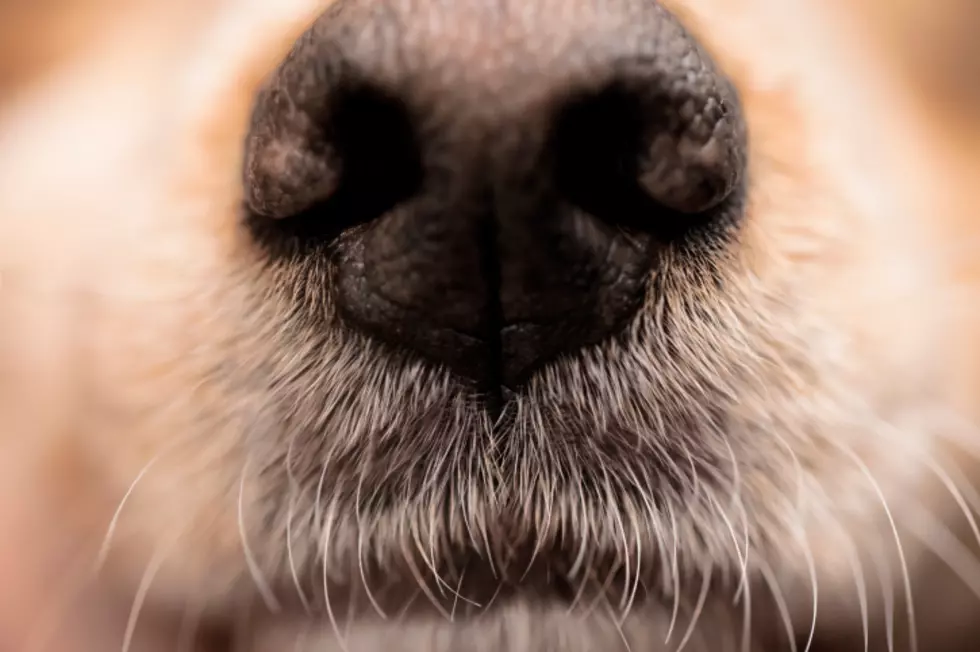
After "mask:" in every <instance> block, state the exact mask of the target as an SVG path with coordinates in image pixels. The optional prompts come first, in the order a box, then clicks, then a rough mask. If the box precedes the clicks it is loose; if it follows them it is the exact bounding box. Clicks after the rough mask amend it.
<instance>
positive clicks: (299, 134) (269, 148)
mask: <svg viewBox="0 0 980 652" xmlns="http://www.w3.org/2000/svg"><path fill="white" fill-rule="evenodd" d="M325 90H326V92H324V93H321V94H319V95H318V97H316V99H315V100H310V99H307V101H306V102H304V103H300V102H297V101H296V99H294V97H290V96H287V95H286V94H285V93H283V92H282V91H281V90H279V89H278V88H275V87H272V88H269V89H266V90H264V91H263V92H262V93H261V94H260V96H259V98H258V100H257V102H256V105H255V106H256V108H255V110H254V112H253V121H252V127H251V131H250V134H249V139H248V142H247V143H246V154H245V174H246V183H245V191H246V196H245V202H246V207H247V209H248V211H249V212H250V213H251V217H252V218H253V221H259V222H265V224H264V226H263V229H262V230H264V231H266V232H269V231H276V232H277V233H278V234H279V235H283V234H285V235H289V236H294V237H295V238H298V239H300V240H305V241H309V244H311V245H313V246H319V245H322V244H323V243H325V242H329V241H331V240H332V239H333V238H334V237H336V236H337V235H339V234H340V233H341V232H343V231H344V230H346V229H348V228H350V227H352V226H356V225H358V224H364V223H367V222H370V221H372V220H374V219H376V218H378V217H379V216H381V215H383V214H385V213H386V212H388V211H389V210H390V209H391V208H392V207H393V206H395V205H397V204H398V203H400V202H402V201H404V200H405V199H406V198H407V197H410V196H412V195H413V194H415V193H416V192H417V191H418V188H419V186H420V184H421V179H422V164H421V159H420V150H419V146H418V143H417V139H416V135H415V133H414V130H413V128H412V124H411V120H410V117H409V115H408V110H407V108H406V107H405V106H404V104H403V103H402V102H400V101H399V100H398V99H397V98H393V97H390V96H388V95H387V94H385V93H384V92H383V91H381V90H379V89H376V88H372V87H370V86H368V85H366V84H359V85H356V86H354V85H351V84H348V85H346V86H344V85H342V84H337V85H336V87H334V88H327V89H325Z"/></svg>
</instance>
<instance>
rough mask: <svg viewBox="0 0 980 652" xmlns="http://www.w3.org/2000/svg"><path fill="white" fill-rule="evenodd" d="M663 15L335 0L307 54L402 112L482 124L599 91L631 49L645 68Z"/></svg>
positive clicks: (559, 5)
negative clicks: (450, 115)
mask: <svg viewBox="0 0 980 652" xmlns="http://www.w3.org/2000/svg"><path fill="white" fill-rule="evenodd" d="M663 13H664V12H663V10H662V9H661V8H660V7H659V5H658V4H657V3H656V2H654V1H653V0H534V1H532V0H374V1H372V2H348V1H344V0H341V1H340V2H338V3H337V4H336V5H334V6H333V7H331V9H330V10H328V12H327V13H326V14H325V15H324V16H322V17H321V18H320V19H319V21H318V23H317V25H316V27H315V28H314V30H313V31H312V32H311V33H310V38H308V39H307V41H308V42H307V47H308V48H310V49H316V48H319V47H328V48H330V49H331V50H332V52H330V53H329V54H327V55H326V56H324V54H323V53H320V54H319V55H318V56H316V57H315V58H318V59H319V60H321V61H322V60H324V59H332V60H334V61H335V62H336V64H335V65H337V66H338V67H339V68H340V73H341V75H342V76H344V77H348V78H350V79H353V80H370V82H371V83H372V84H374V85H376V86H377V87H378V88H379V90H381V91H383V92H386V93H390V94H391V95H392V96H396V97H398V98H400V99H401V100H402V101H404V102H405V103H406V105H407V106H408V107H409V108H413V109H415V110H420V111H424V112H431V111H434V110H437V109H438V108H440V107H441V108H443V109H444V110H446V111H453V112H457V113H465V114H466V115H467V116H468V118H469V119H472V120H473V121H474V124H473V125H472V127H478V126H479V124H480V123H483V124H484V125H485V126H487V127H489V126H490V124H489V123H492V122H494V121H496V120H501V121H510V120H513V119H515V118H522V117H523V118H529V117H530V116H531V115H533V114H536V113H538V112H541V111H547V110H548V108H549V106H550V105H553V104H556V103H559V102H561V101H562V98H563V96H565V95H566V94H568V93H570V92H585V91H587V90H588V89H589V88H590V87H591V88H599V87H601V86H602V85H604V84H607V83H608V82H609V81H610V80H611V79H612V77H613V76H614V75H615V72H616V71H617V69H618V68H619V67H620V66H619V65H618V62H620V61H630V62H633V61H635V60H636V58H637V53H638V52H644V51H646V53H647V55H648V56H646V57H645V58H646V59H647V61H648V62H653V61H654V59H655V58H656V52H657V48H658V47H659V45H658V44H657V42H656V41H658V40H659V39H660V38H661V37H663V36H669V34H666V33H665V30H664V29H663V27H662V26H661V25H659V23H662V22H663V21H662V15H661V14H663ZM668 31H669V30H668Z"/></svg>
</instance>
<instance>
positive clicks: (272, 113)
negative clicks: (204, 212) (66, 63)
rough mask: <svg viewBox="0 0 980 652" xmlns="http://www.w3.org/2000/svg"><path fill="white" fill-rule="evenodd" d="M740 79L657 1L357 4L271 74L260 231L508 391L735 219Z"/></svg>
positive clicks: (254, 160) (366, 327)
mask: <svg viewBox="0 0 980 652" xmlns="http://www.w3.org/2000/svg"><path fill="white" fill-rule="evenodd" d="M745 141H746V134H745V127H744V123H743V120H742V116H741V111H740V108H739V103H738V97H737V95H736V93H735V91H734V90H733V88H732V86H731V84H730V83H729V82H728V80H727V79H726V78H725V76H724V74H723V73H722V72H721V71H720V70H719V69H718V68H717V66H716V65H715V64H714V63H713V62H712V60H711V58H710V57H709V56H708V55H707V54H706V52H705V51H704V50H703V49H702V48H701V47H700V45H699V44H698V42H697V40H696V39H695V38H694V37H693V36H692V35H691V34H690V33H689V32H687V31H686V30H685V29H684V27H683V26H682V25H681V24H680V23H679V22H678V20H677V19H676V18H675V17H674V16H673V15H671V14H670V13H669V12H668V11H666V10H665V9H664V8H663V7H661V6H660V5H658V4H657V3H655V2H652V1H651V0H612V1H604V2H600V1H599V0H592V1H591V2H589V1H588V0H575V1H573V2H559V1H558V0H546V1H545V2H541V3H526V2H524V0H504V1H494V2H488V1H487V0H457V1H455V2H439V1H437V0H339V2H338V3H336V4H335V5H333V6H332V7H331V8H330V10H328V11H327V12H326V13H325V14H324V15H322V16H321V17H320V18H319V19H318V21H317V22H316V23H315V24H314V25H313V26H312V27H311V28H310V29H309V30H308V31H307V32H306V33H305V34H304V35H303V36H302V37H301V38H300V39H299V41H298V42H297V43H296V45H295V47H294V49H293V51H292V52H291V53H290V55H289V56H288V57H287V58H286V60H284V61H283V62H282V64H281V65H280V66H279V68H278V69H277V70H276V71H275V72H274V73H273V74H272V76H271V77H270V79H269V81H268V83H267V84H266V86H265V87H264V88H263V89H262V90H261V92H260V94H259V96H258V98H257V102H256V107H255V111H254V114H253V121H252V125H251V129H250V132H249V135H248V140H247V143H246V159H245V199H246V207H247V213H248V216H249V222H250V223H251V224H253V225H254V226H255V227H256V228H254V229H253V231H254V232H255V233H256V234H257V237H259V238H260V239H262V240H263V241H265V242H268V241H269V240H270V239H271V240H276V241H277V242H289V243H292V244H291V246H289V247H286V249H287V250H288V251H290V252H293V254H296V252H299V251H301V252H303V253H302V254H301V257H303V258H304V259H305V260H306V261H307V262H306V263H305V264H307V265H308V264H309V260H310V259H315V260H317V261H321V262H322V263H323V264H325V265H326V266H327V267H328V268H329V269H330V273H329V274H325V275H320V276H318V277H317V278H321V279H323V278H329V279H330V281H329V282H326V281H321V283H322V284H323V288H322V291H323V292H324V293H326V294H328V295H329V297H330V301H331V302H332V305H334V306H335V308H336V314H337V315H338V316H339V318H340V319H342V320H343V321H344V322H345V323H346V324H348V325H350V326H351V327H353V328H356V329H358V330H359V331H362V332H364V333H367V334H368V335H369V336H371V337H374V338H377V339H379V340H381V341H383V342H385V343H387V344H388V345H390V346H393V347H396V348H398V349H400V350H404V351H410V352H412V353H413V354H416V355H420V356H422V357H423V358H426V359H428V360H430V361H431V362H433V363H436V364H440V365H444V366H446V367H448V368H449V369H451V370H453V371H454V372H456V373H457V374H458V375H459V376H460V377H463V378H468V379H471V380H473V381H476V382H477V383H479V384H481V385H485V386H488V387H491V388H494V389H497V388H499V387H501V386H503V387H510V388H513V387H516V386H519V385H520V384H521V383H523V382H525V381H526V380H527V379H528V378H529V376H530V375H531V374H532V373H533V372H534V371H535V370H537V369H539V368H540V367H541V365H542V364H544V363H547V362H548V361H549V360H552V359H554V358H556V357H557V356H560V355H562V354H564V353H569V352H573V351H575V350H577V349H581V348H582V347H585V346H588V345H591V344H595V343H598V342H601V341H602V340H603V339H605V338H607V337H610V336H614V335H615V334H616V333H617V332H620V331H622V329H624V328H625V327H626V325H627V324H628V323H629V322H630V320H631V318H632V317H633V315H634V314H635V313H636V311H637V310H638V309H639V308H640V306H641V305H643V303H644V301H645V298H646V297H647V295H648V291H649V280H650V278H651V277H652V275H653V272H654V270H655V269H656V265H657V264H658V261H660V260H662V252H663V251H664V250H665V248H666V247H671V246H677V243H679V242H687V243H691V242H695V243H696V242H697V241H698V240H699V239H702V240H703V239H711V238H717V237H718V235H717V234H718V233H721V232H724V231H725V229H724V228H719V225H723V226H726V227H728V226H732V225H735V224H737V222H738V217H739V209H738V201H737V198H738V197H739V196H740V194H741V188H742V184H743V182H744V176H745V175H744V169H745V165H746V142H745Z"/></svg>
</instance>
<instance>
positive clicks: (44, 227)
mask: <svg viewBox="0 0 980 652" xmlns="http://www.w3.org/2000/svg"><path fill="white" fill-rule="evenodd" d="M431 1H432V2H433V6H436V7H437V6H438V3H435V0H431ZM460 2H467V3H470V4H471V5H474V6H476V4H477V0H460ZM556 3H557V4H560V3H558V0H547V1H544V0H543V1H542V2H541V3H539V4H540V5H541V6H540V7H539V11H544V8H542V7H545V6H548V7H550V8H551V9H550V11H552V12H553V13H554V15H560V12H558V11H557V9H556V7H557V4H556ZM577 3H582V4H585V0H567V4H568V6H572V5H576V4H577ZM19 4H20V3H17V4H11V3H3V4H0V25H3V26H4V27H2V28H0V43H4V44H5V45H3V46H2V47H3V48H4V50H5V54H6V53H7V52H9V54H10V56H9V57H5V61H6V62H7V63H5V64H4V65H3V66H2V67H0V93H2V97H0V272H2V291H0V292H2V293H0V427H2V431H0V436H2V437H3V439H2V441H3V445H4V446H5V448H4V449H3V451H2V452H3V455H2V459H3V460H4V462H3V463H4V464H6V466H4V468H3V470H2V471H3V472H2V473H0V476H2V478H3V483H4V485H3V487H2V489H3V491H2V492H0V497H2V499H3V505H2V511H0V516H2V518H3V523H4V531H5V532H11V533H12V535H11V536H10V537H7V540H5V541H4V542H3V548H0V569H2V571H3V573H4V575H3V577H5V578H7V577H9V578H12V579H11V580H10V586H15V587H17V589H16V591H14V592H7V593H9V594H10V595H5V596H3V597H2V598H0V643H2V642H4V641H6V640H7V639H9V640H10V641H11V642H12V643H11V645H12V647H11V648H9V649H36V650H39V651H40V650H72V649H78V650H87V649H90V648H89V647H88V646H89V638H91V639H92V641H91V649H105V648H106V647H107V646H109V647H112V646H120V645H121V646H123V647H128V648H129V649H131V650H144V649H146V650H155V649H175V648H176V649H179V648H180V645H185V644H186V646H188V647H185V649H191V647H189V646H193V645H197V646H199V648H200V649H203V650H207V651H209V652H210V651H211V650H222V649H229V648H230V647H231V646H237V649H243V650H256V651H257V652H259V651H261V650H281V649H292V648H290V647H289V646H296V649H306V650H310V651H311V652H313V651H322V652H326V651H332V650H342V649H346V650H350V651H351V652H354V651H359V650H363V651H365V652H374V651H376V650H381V649H385V648H392V649H406V650H435V651H441V650H445V651H449V650H509V651H512V652H523V651H525V650H527V651H530V650H538V649H562V650H570V651H572V652H575V651H578V650H582V651H584V650H614V649H632V650H675V649H678V648H680V647H682V646H685V649H688V650H705V651H716V650H726V649H732V650H737V649H751V650H759V651H768V650H784V649H788V647H789V646H790V645H791V644H792V645H796V646H798V647H799V649H803V648H804V647H805V646H818V647H819V646H823V647H824V648H825V649H831V650H838V649H839V650H851V649H854V650H860V649H864V646H865V637H867V640H868V646H869V647H870V649H872V650H888V649H891V648H892V647H894V649H914V648H912V647H911V646H913V645H917V646H918V647H917V649H918V650H922V651H923V652H932V651H934V650H935V651H942V650H958V649H963V650H967V649H972V648H971V645H972V641H974V640H975V637H976V636H977V635H980V630H978V629H977V625H976V624H975V621H976V614H977V613H978V611H980V602H978V600H980V598H978V597H977V595H978V592H980V565H978V558H977V547H978V545H980V534H977V533H976V526H975V523H974V521H973V519H974V515H973V512H974V511H975V510H976V509H977V508H978V507H980V494H977V490H975V489H974V488H973V485H974V484H975V481H976V479H977V478H978V477H980V466H978V463H977V462H978V460H980V458H978V454H980V437H978V436H977V432H976V429H977V424H978V418H980V411H978V408H980V401H978V400H977V390H978V387H980V385H978V383H980V364H978V363H980V351H977V350H976V346H977V345H976V343H975V342H976V337H975V333H977V332H980V331H978V327H980V323H978V314H977V307H980V301H978V300H980V266H978V264H977V263H976V262H975V257H974V256H973V255H972V254H973V252H974V251H975V248H976V247H977V246H978V245H980V242H978V241H977V240H976V238H977V236H978V235H980V233H978V229H980V227H978V226H977V223H976V220H975V219H974V212H975V210H976V209H975V207H974V206H973V205H972V204H973V201H972V196H971V191H972V189H973V188H974V182H975V181H976V180H980V156H978V155H977V154H976V152H980V128H978V127H977V125H978V124H980V123H978V121H977V120H976V116H977V113H976V109H975V107H974V106H973V104H972V99H971V97H972V96H970V95H969V93H966V92H965V90H966V89H964V86H966V85H967V83H966V82H964V81H963V80H964V79H967V77H965V76H964V77H960V76H957V75H956V74H953V72H952V71H950V68H952V67H955V66H954V64H953V63H952V62H954V61H965V62H968V61H969V58H970V57H969V55H968V54H962V53H963V52H968V51H969V50H968V45H967V44H968V43H969V40H968V39H966V38H958V37H956V36H955V33H956V30H955V29H953V28H954V27H956V26H958V25H960V24H962V23H963V22H965V21H967V20H968V19H969V18H970V17H971V16H972V15H973V14H971V13H970V12H971V10H970V8H969V7H966V6H961V5H957V4H956V3H955V2H953V1H952V0H950V2H949V4H948V5H945V4H941V3H930V7H932V9H928V10H927V9H924V7H925V4H922V5H917V4H916V3H914V2H906V3H904V4H895V3H891V4H890V8H888V7H885V5H889V3H883V4H882V5H881V6H878V5H876V4H875V3H868V4H866V5H863V6H861V7H856V6H852V5H851V4H850V3H845V2H842V1H838V2H831V3H821V2H817V1H816V0H792V1H786V0H671V1H669V2H664V3H663V4H664V5H665V6H667V7H668V8H669V9H670V10H672V11H673V12H675V13H676V15H678V16H679V17H680V18H681V20H682V21H683V22H684V24H685V25H686V26H687V27H688V28H689V29H690V30H691V31H692V32H693V33H694V34H695V35H696V36H697V37H698V38H699V39H700V41H701V43H702V44H703V45H704V47H705V48H706V49H707V50H708V51H710V52H711V54H712V55H713V56H714V57H715V59H716V60H717V61H718V62H719V65H720V66H721V67H722V69H723V70H725V72H726V73H727V74H728V75H729V76H730V77H731V79H732V80H733V82H734V84H735V87H736V88H737V89H738V91H739V93H740V95H741V98H742V102H743V104H744V109H745V114H746V117H747V120H748V126H749V134H750V168H749V179H750V182H749V190H748V204H747V207H746V212H747V214H746V220H745V225H744V226H743V227H742V228H741V230H740V231H739V233H738V235H737V237H736V238H735V239H734V240H733V242H731V243H728V244H726V245H724V246H719V247H718V251H716V252H714V254H713V256H711V257H710V260H704V259H697V260H690V259H686V258H684V257H683V256H680V255H668V256H665V257H664V258H663V260H662V261H661V263H660V264H659V266H658V268H657V270H656V277H655V278H656V281H655V283H653V284H652V287H653V288H654V289H653V290H651V292H650V295H649V297H648V301H647V303H646V306H645V308H644V310H643V311H641V313H640V314H639V315H638V316H637V318H636V319H635V321H634V323H633V324H632V325H631V327H630V329H629V332H628V334H627V336H626V337H624V338H622V339H621V340H619V341H616V342H611V343H607V344H604V345H601V346H598V347H592V348H589V349H587V350H585V351H583V352H581V353H580V354H576V355H573V356H566V357H565V358H563V359H561V360H559V361H556V362H555V363H554V364H552V365H550V366H549V367H547V368H546V369H545V370H544V371H542V372H541V373H539V374H538V375H537V376H536V377H535V378H534V379H533V381H532V382H531V384H530V386H529V388H528V390H527V392H526V393H525V394H524V395H523V396H522V397H521V398H520V400H519V401H517V402H516V403H515V404H514V406H513V408H512V409H511V411H510V412H509V413H508V414H507V415H506V416H507V424H508V425H507V427H506V428H504V429H501V428H500V427H499V426H496V427H495V426H494V424H492V423H490V422H489V421H488V418H487V417H486V415H485V414H484V413H483V412H482V410H481V409H479V407H477V405H476V404H475V402H474V400H473V397H472V396H468V395H466V394H465V393H460V392H459V391H458V388H457V387H456V386H455V385H454V383H453V380H452V378H451V377H450V376H449V375H448V374H446V373H445V372H442V371H440V370H438V369H435V368H431V367H429V366H428V365H425V364H423V363H420V362H418V361H416V360H414V359H411V358H408V357H405V356H401V355H399V354H397V353H393V352H391V351H388V350H386V349H384V348H382V347H380V346H379V345H376V344H374V343H373V342H372V341H370V340H367V339H365V338H362V337H360V336H357V335H355V334H351V333H349V332H347V331H345V330H343V329H340V328H336V329H323V328H321V327H317V326H315V325H314V322H313V320H311V319H309V318H308V317H309V313H310V312H312V311H317V312H326V313H327V314H330V311H331V310H332V306H331V305H330V304H329V301H327V302H324V300H323V299H322V298H321V295H320V294H319V292H317V291H315V290H316V288H311V287H310V286H309V285H308V283H307V281H306V280H304V279H308V278H309V277H310V275H311V272H310V270H306V271H305V272H304V273H300V272H299V271H298V270H297V269H296V268H295V267H293V266H289V265H275V264H270V263H269V262H268V260H267V259H265V258H264V257H263V255H262V252H261V251H260V250H259V249H258V248H257V247H255V245H254V243H253V242H251V241H250V239H249V238H248V237H247V234H245V233H243V231H242V229H241V228H240V204H241V196H242V188H241V167H242V163H241V158H242V148H243V143H244V137H245V132H246V129H247V124H248V117H249V112H250V110H251V106H252V101H253V100H254V97H255V93H256V91H257V89H258V88H259V85H260V84H261V82H262V80H263V79H264V78H265V76H266V75H267V74H268V73H269V72H270V71H271V70H272V69H273V68H274V67H275V66H276V65H277V63H278V62H279V61H280V60H281V59H282V58H283V56H285V54H286V52H287V51H288V49H289V48H290V46H291V45H292V43H293V41H294V40H295V39H296V38H297V37H298V35H299V34H300V33H301V32H302V31H303V30H304V29H305V28H306V26H307V25H308V24H309V23H310V21H311V20H313V19H314V18H315V17H316V16H318V15H319V14H320V13H321V12H322V11H323V10H324V9H325V7H326V5H327V4H329V2H325V1H323V0H319V1H318V0H280V1H279V2H275V3H272V2H262V1H260V0H223V1H221V0H194V1H191V0H171V1H168V2H155V1H152V0H140V1H138V2H129V3H125V6H123V5H124V3H114V2H111V1H110V0H99V2H92V3H81V2H69V1H67V0H63V2H61V3H59V2H52V3H50V5H48V4H45V3H42V4H39V5H37V6H36V7H34V8H26V9H25V8H24V7H23V6H19ZM921 12H926V13H921ZM956 12H959V13H956ZM953 15H956V16H960V17H962V20H956V21H953V20H949V19H948V16H953ZM884 16H888V17H889V18H890V20H889V21H884V20H883V17H884ZM923 16H926V17H935V18H937V20H936V21H934V22H927V21H925V20H924V19H923ZM940 18H945V20H938V19H940ZM541 24H542V25H543V24H545V23H544V21H542V22H541ZM910 25H915V26H917V29H916V30H911V29H909V26H910ZM932 25H938V26H937V27H935V36H933V37H924V36H923V34H924V33H925V32H927V31H928V30H930V29H933V28H932V27H931V26H932ZM892 26H894V29H892ZM469 27H479V25H471V26H469ZM450 28H452V29H454V30H459V32H460V33H469V32H466V28H467V25H461V24H453V25H452V26H451V27H449V26H447V27H444V28H443V29H450ZM471 32H472V33H473V34H474V35H479V34H480V30H479V29H473V30H471ZM7 34H10V38H4V36H5V35H7ZM910 35H914V37H915V42H917V43H929V44H930V49H929V51H930V52H934V53H935V54H934V55H933V56H931V57H923V58H922V59H921V60H917V62H916V65H915V66H913V65H911V64H909V63H908V62H907V61H906V60H905V58H904V55H903V54H902V53H903V52H905V51H907V50H908V49H909V48H908V44H909V43H911V42H912V41H908V40H906V39H909V38H912V36H910ZM447 36H448V34H447ZM475 38H476V37H475ZM480 38H484V39H487V42H488V43H489V42H490V40H491V39H492V38H493V37H492V35H486V34H484V35H483V36H482V37H480ZM433 42H434V43H435V42H437V39H436V40H434V41H433ZM943 42H945V43H946V44H947V45H946V46H945V47H937V46H936V44H938V43H943ZM480 45H481V44H480V43H476V44H474V52H477V51H479V49H480ZM379 46H380V44H379ZM949 52H958V53H960V54H958V55H957V56H956V58H950V55H949ZM930 62H932V63H930ZM930 66H934V67H930ZM936 70H942V71H944V72H946V73H949V74H946V75H943V76H939V75H936V74H933V72H934V71H936ZM705 258H707V257H705ZM313 272H314V273H320V274H321V275H322V277H323V278H324V279H325V280H324V282H327V283H329V270H313ZM447 433H449V434H447ZM368 493H370V495H367V494H368ZM447 506H448V508H447ZM975 534H976V536H975ZM69 542H70V543H69ZM92 575H97V577H96V578H95V579H93V577H92ZM555 594H560V595H561V596H562V599H558V598H557V597H556V595H555ZM491 600H492V601H493V604H492V605H490V606H488V604H489V603H490V602H491ZM569 602H571V603H573V606H572V607H570V606H569ZM909 614H914V616H915V617H914V621H913V622H914V626H910V625H911V624H912V623H910V622H909V619H908V617H907V616H908V615H909ZM787 632H788V633H787ZM668 639H669V641H668ZM665 641H667V642H665ZM301 646H305V647H301ZM3 647H4V649H8V648H7V647H6V645H4V646H3ZM811 649H813V648H812V647H811Z"/></svg>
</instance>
